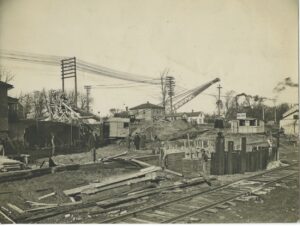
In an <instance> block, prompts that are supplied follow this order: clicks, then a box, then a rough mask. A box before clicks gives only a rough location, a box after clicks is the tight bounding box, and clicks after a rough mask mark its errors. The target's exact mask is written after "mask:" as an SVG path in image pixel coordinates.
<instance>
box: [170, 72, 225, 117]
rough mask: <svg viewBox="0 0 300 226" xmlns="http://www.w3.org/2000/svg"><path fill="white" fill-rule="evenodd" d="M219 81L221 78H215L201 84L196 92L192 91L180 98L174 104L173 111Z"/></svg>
mask: <svg viewBox="0 0 300 226" xmlns="http://www.w3.org/2000/svg"><path fill="white" fill-rule="evenodd" d="M219 81H220V79H219V78H215V79H214V80H212V81H210V82H208V83H205V84H204V85H202V86H200V87H199V88H197V89H196V90H195V91H194V92H192V93H191V94H189V95H187V96H186V97H184V98H182V99H181V100H179V101H178V102H176V103H175V104H174V105H173V111H176V110H177V109H178V108H180V107H182V106H183V105H185V104H186V103H188V102H189V101H191V100H192V99H194V98H195V97H196V96H198V95H199V94H200V93H202V92H203V91H204V90H206V89H207V88H209V87H210V86H211V85H213V84H214V83H216V82H219Z"/></svg>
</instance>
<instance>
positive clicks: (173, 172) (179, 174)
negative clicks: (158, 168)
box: [164, 169, 183, 177]
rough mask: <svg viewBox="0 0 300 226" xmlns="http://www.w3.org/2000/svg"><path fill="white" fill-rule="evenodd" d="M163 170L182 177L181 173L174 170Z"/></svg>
mask: <svg viewBox="0 0 300 226" xmlns="http://www.w3.org/2000/svg"><path fill="white" fill-rule="evenodd" d="M164 172H166V173H170V174H174V175H176V176H179V177H183V175H182V174H181V173H178V172H175V171H173V170H169V169H164Z"/></svg>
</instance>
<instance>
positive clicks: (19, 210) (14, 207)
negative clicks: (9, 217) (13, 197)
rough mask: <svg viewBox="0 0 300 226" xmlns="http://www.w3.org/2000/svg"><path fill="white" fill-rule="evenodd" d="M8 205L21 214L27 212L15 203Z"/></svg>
mask: <svg viewBox="0 0 300 226" xmlns="http://www.w3.org/2000/svg"><path fill="white" fill-rule="evenodd" d="M7 206H8V207H9V208H11V209H12V210H14V211H16V212H17V213H19V214H23V213H24V212H25V211H24V210H22V209H21V208H19V207H17V206H16V205H14V204H11V203H7Z"/></svg>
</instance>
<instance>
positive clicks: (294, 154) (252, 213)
mask: <svg viewBox="0 0 300 226" xmlns="http://www.w3.org/2000/svg"><path fill="white" fill-rule="evenodd" d="M280 159H281V161H283V162H285V163H295V162H297V161H298V160H299V146H297V145H293V144H290V143H289V142H288V141H287V140H286V139H281V146H280ZM245 175H246V174H244V175H233V176H220V177H218V180H219V181H220V183H225V182H226V181H230V180H232V179H237V178H238V177H240V178H242V177H244V176H245ZM250 175H251V174H250V173H248V176H250ZM273 187H274V189H273V190H271V191H270V192H269V193H267V194H266V195H262V196H261V197H259V200H258V201H257V200H250V201H247V202H238V201H234V202H235V203H236V206H233V207H231V208H228V209H226V210H219V211H218V212H217V213H215V214H212V213H199V214H198V215H195V217H196V218H197V219H201V220H200V221H199V223H283V222H285V223H292V222H298V221H299V220H300V203H299V201H300V190H299V175H298V176H297V177H295V179H294V180H293V181H288V180H286V181H284V182H281V183H277V184H276V185H274V186H273Z"/></svg>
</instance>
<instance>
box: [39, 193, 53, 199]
mask: <svg viewBox="0 0 300 226" xmlns="http://www.w3.org/2000/svg"><path fill="white" fill-rule="evenodd" d="M54 195H56V192H51V193H49V194H47V195H43V196H40V197H38V200H42V199H45V198H48V197H51V196H54Z"/></svg>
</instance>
